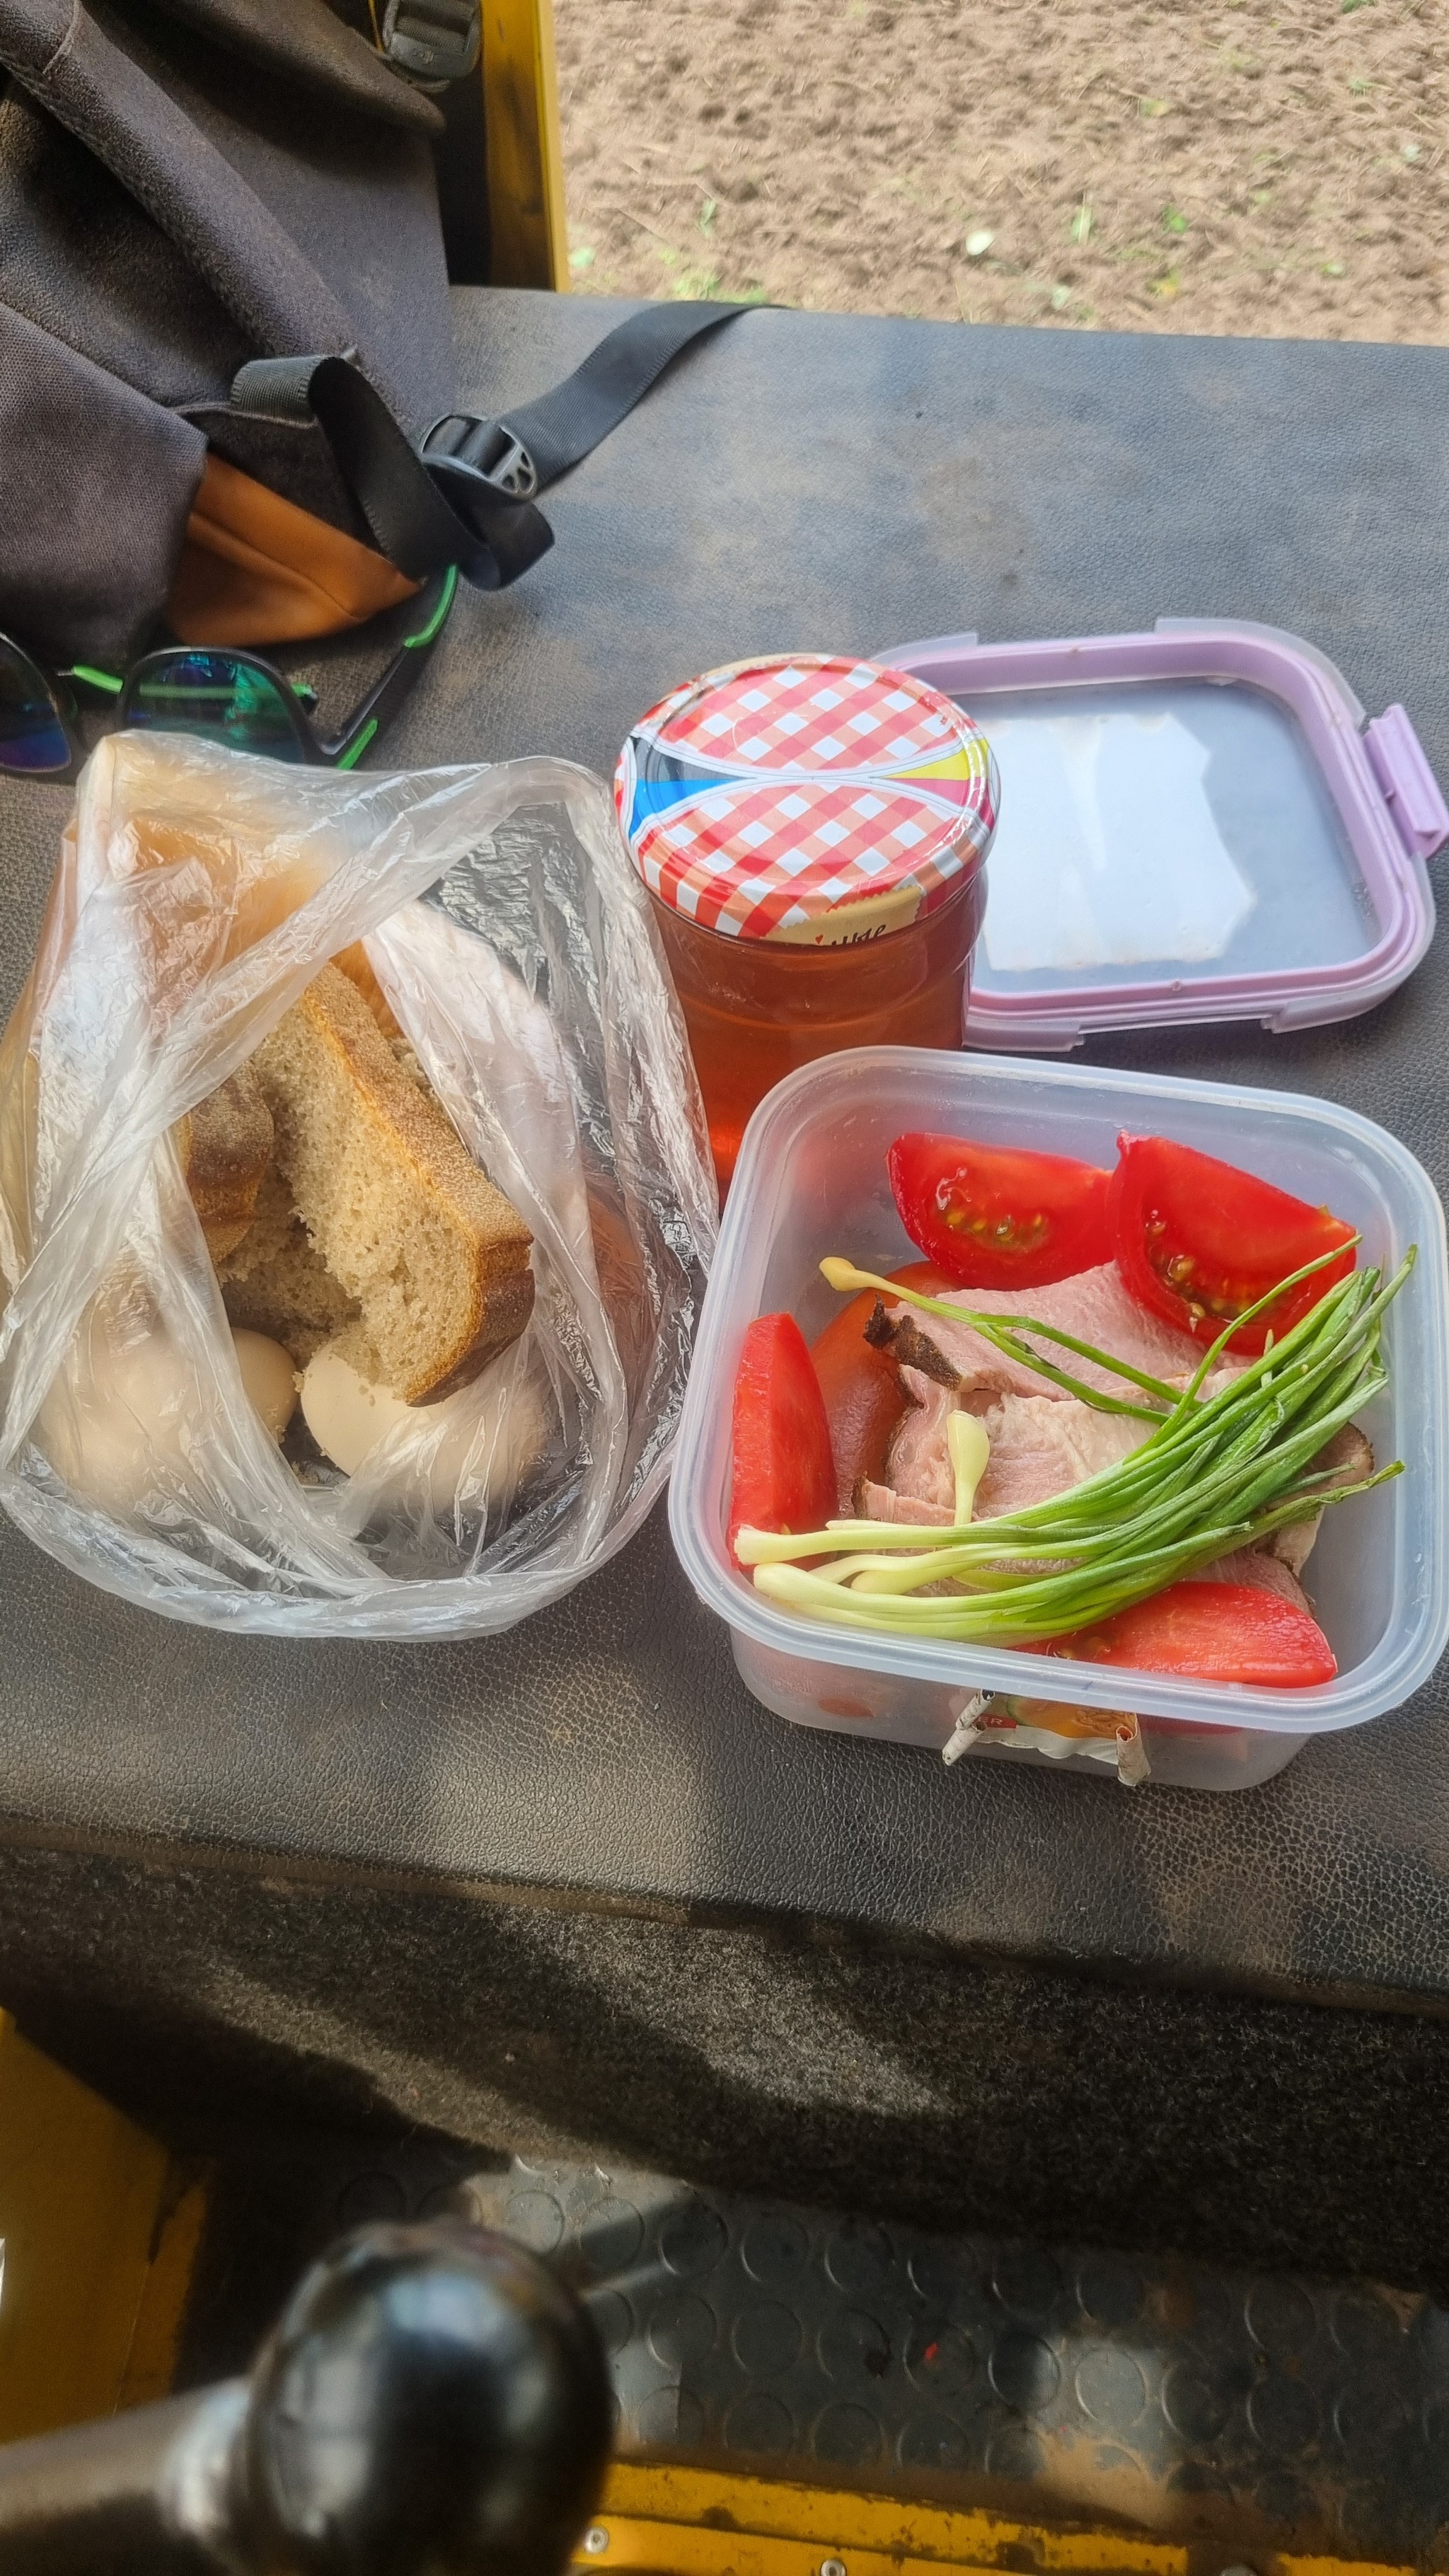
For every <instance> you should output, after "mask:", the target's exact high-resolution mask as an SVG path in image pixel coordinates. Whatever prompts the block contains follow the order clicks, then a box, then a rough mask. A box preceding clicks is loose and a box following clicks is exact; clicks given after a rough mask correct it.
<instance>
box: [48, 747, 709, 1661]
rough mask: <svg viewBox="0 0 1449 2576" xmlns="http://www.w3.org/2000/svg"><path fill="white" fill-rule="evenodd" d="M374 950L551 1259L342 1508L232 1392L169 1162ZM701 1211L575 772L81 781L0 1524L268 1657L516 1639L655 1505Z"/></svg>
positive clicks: (76, 1567)
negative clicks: (276, 1642) (457, 1639)
mask: <svg viewBox="0 0 1449 2576" xmlns="http://www.w3.org/2000/svg"><path fill="white" fill-rule="evenodd" d="M359 939H365V940H366V943H367V953H368V957H369V960H370V962H371V964H372V967H373V969H374V972H375V973H376V975H377V978H378V980H379V982H380V984H381V986H382V989H383V992H384V994H385V996H386V998H387V1001H388V1002H389V1004H390V1005H391V1007H392V1009H393V1011H394V1012H395V1014H396V1017H397V1019H398V1020H399V1021H400V1022H401V1024H402V1028H403V1030H404V1033H405V1035H406V1037H407V1039H408V1041H409V1042H410V1044H411V1046H412V1048H413V1050H414V1052H415V1054H416V1055H417V1057H418V1059H419V1061H420V1063H421V1065H422V1068H423V1071H424V1072H425V1073H426V1075H427V1077H428V1079H429V1081H430V1083H431V1084H432V1087H433V1089H434V1091H435V1093H436V1094H437V1096H438V1098H439V1100H440V1101H441V1103H442V1105H443V1107H444V1108H445V1109H446V1111H447V1113H448V1115H449V1116H450V1118H451V1119H452V1121H453V1123H454V1125H455V1126H456V1128H457V1130H458V1132H459V1134H460V1135H461V1137H462V1138H463V1140H464V1142H465V1143H466V1144H467V1146H468V1147H469V1149H470V1151H471V1152H472V1153H473V1154H474V1156H475V1157H476V1159H477V1160H478V1161H479V1162H480V1163H482V1164H483V1165H484V1166H485V1167H486V1169H487V1170H488V1171H489V1173H490V1174H491V1176H492V1178H493V1179H494V1180H495V1181H496V1182H497V1184H498V1186H499V1187H500V1188H501V1189H502V1190H504V1191H505V1192H506V1194H507V1195H508V1197H509V1198H510V1199H511V1200H512V1201H513V1203H514V1205H515V1206H516V1207H517V1209H518V1210H519V1212H520V1214H521V1215H522V1216H523V1218H524V1220H525V1222H526V1223H527V1224H528V1226H529V1227H530V1228H531V1230H532V1232H533V1236H534V1247H533V1254H532V1261H533V1270H534V1278H535V1290H536V1293H535V1303H534V1309H533V1316H532V1320H531V1321H530V1323H529V1325H528V1327H527V1329H526V1330H525V1332H524V1334H523V1336H522V1339H521V1340H520V1341H518V1342H517V1343H516V1344H514V1346H513V1347H512V1348H511V1349H510V1350H508V1351H506V1352H505V1353H504V1354H503V1355H502V1357H501V1358H500V1359H498V1360H495V1361H494V1362H493V1363H492V1365H491V1366H490V1367H489V1368H488V1369H486V1370H485V1371H484V1373H483V1375H482V1377H481V1378H479V1379H478V1380H477V1381H476V1382H475V1384H473V1385H471V1386H468V1387H465V1388H463V1389H462V1390H460V1391H459V1392H458V1393H456V1394H455V1395H453V1396H451V1397H449V1398H447V1399H446V1400H445V1401H444V1402H442V1403H438V1404H432V1405H427V1406H422V1407H418V1408H414V1409H412V1410H410V1411H409V1413H408V1414H407V1416H406V1418H405V1419H404V1420H402V1421H400V1422H398V1423H397V1424H396V1425H395V1427H393V1428H392V1429H390V1430H388V1431H386V1432H385V1433H384V1435H383V1437H382V1439H381V1440H380V1441H379V1442H378V1443H377V1444H376V1445H375V1446H374V1448H373V1449H372V1450H371V1451H370V1452H369V1454H368V1455H367V1457H366V1458H365V1459H364V1460H363V1461H362V1463H361V1465H360V1466H359V1468H358V1470H357V1472H356V1473H355V1474H354V1475H353V1476H352V1477H351V1478H350V1479H348V1478H345V1477H342V1476H341V1475H339V1474H337V1473H336V1472H335V1471H333V1470H331V1469H330V1468H328V1467H327V1466H326V1465H325V1464H323V1465H320V1466H319V1465H318V1464H317V1462H316V1458H315V1456H314V1457H313V1459H312V1460H311V1462H310V1463H299V1464H298V1465H297V1466H295V1467H294V1465H293V1464H291V1463H289V1460H288V1458H287V1457H286V1456H284V1455H283V1454H282V1453H281V1452H280V1451H279V1450H278V1448H277V1446H276V1445H275V1443H274V1441H273V1439H272V1437H271V1435H270V1434H269V1433H268V1431H267V1430H266V1428H265V1427H264V1425H263V1423H262V1421H261V1419H260V1417H259V1415H258V1414H257V1413H256V1412H255V1410H254V1409H253V1407H252V1405H251V1403H250V1402H249V1401H248V1399H247V1397H246V1395H245V1394H244V1392H243V1388H242V1383H241V1377H240V1373H239V1369H238V1365H237V1359H236V1353H235V1348H234V1345H233V1343H232V1339H231V1335H230V1330H229V1327H228V1323H227V1318H226V1314H225V1311H224V1309H223V1305H222V1300H221V1294H220V1291H219V1288H218V1285H217V1279H216V1274H215V1271H214V1270H213V1267H212V1263H211V1259H210V1257H209V1255H208V1252H207V1249H206V1244H205V1240H204V1238H203V1235H202V1231H201V1225H200V1222H199V1220H198V1218H197V1215H196V1212H195V1209H194V1208H193V1206H192V1202H191V1198H190V1195H189V1193H188V1190H187V1187H186V1182H185V1178H184V1176H183V1172H182V1166H181V1163H180V1160H179V1158H178V1154H177V1151H176V1147H175V1144H174V1141H173V1139H172V1135H171V1130H172V1128H173V1127H174V1125H175V1122H176V1121H177V1120H178V1119H179V1118H180V1117H182V1116H183V1115H184V1114H185V1113H186V1112H187V1111H188V1110H190V1109H192V1108H194V1107H195V1106H196V1105H197V1104H198V1103H199V1102H200V1101H201V1100H203V1099H204V1098H205V1097H206V1096H207V1095H208V1094H209V1093H210V1092H211V1091H212V1090H214V1089H215V1087H216V1086H217V1085H218V1084H219V1083H220V1082H222V1081H224V1080H225V1079H226V1077H227V1076H228V1075H229V1074H230V1073H232V1072H234V1071H235V1069H236V1068H237V1066H238V1065H239V1064H241V1063H242V1062H243V1061H244V1060H245V1059H246V1058H247V1057H248V1056H250V1055H251V1053H252V1052H253V1050H254V1049H255V1048H256V1047H257V1045H258V1044H259V1043H260V1042H261V1040H262V1038H263V1037H264V1036H265V1035H266V1034H267V1032H268V1031H269V1030H270V1029H271V1028H273V1027H274V1026H275V1025H276V1023H277V1021H278V1020H279V1019H280V1018H281V1017H282V1015H283V1013H284V1012H285V1011H286V1010H288V1009H289V1008H290V1006H291V1004H292V1003H293V1002H294V1001H295V1000H296V999H297V997H298V995H299V994H300V993H301V992H302V990H303V989H304V987H305V986H306V985H307V984H308V983H310V981H311V980H312V978H313V977H314V976H315V975H316V973H317V971H318V969H319V968H320V967H321V966H322V965H323V964H324V963H325V962H326V960H327V959H329V958H330V957H332V956H334V955H335V954H336V953H337V952H338V951H339V950H340V949H342V948H344V947H346V946H348V945H349V944H350V943H351V942H353V941H356V940H359ZM715 1217H716V1206H715V1187H714V1176H713V1171H712V1168H711V1166H710V1163H709V1160H708V1150H707V1145H706V1141H705V1133H704V1125H703V1119H702V1115H701V1111H700V1107H699V1099H698V1092H697V1088H696V1085H695V1080H694V1074H693V1069H692V1066H691V1063H690V1059H689V1054H688V1050H687V1046H686V1043H685V1038H684V1030H683V1024H682V1021H681V1019H680V1016H679V1011H678V1006H677V1004H676V1002H675V1000H674V996H673V993H672V991H671V988H670V985H669V982H668V979H667V975H666V973H665V969H664V966H663V962H662V958H661V955H660V951H659V948H658V944H657V941H656V937H655V933H654V929H653V925H652V922H651V920H650V916H649V908H648V898H647V896H646V895H645V893H644V890H643V888H642V886H641V885H640V884H639V883H638V881H637V879H636V878H635V876H634V875H633V872H632V871H631V869H630V868H629V865H628V862H627V859H626V857H625V854H624V852H623V851H622V849H621V846H620V843H619V838H618V832H617V827H616V824H615V820H614V816H613V810H612V806H611V803H610V799H609V797H608V793H607V791H606V789H605V788H604V787H603V786H602V784H601V783H600V782H599V780H597V779H596V778H593V777H592V776H591V775H590V774H589V773H588V772H587V771H585V770H582V769H578V768H575V767H574V766H573V765H572V764H570V763H566V762H562V761H552V760H535V761H521V762H515V763H512V764H510V765H508V766H505V767H500V768H496V769H479V768H467V769H447V770H436V771H431V772H419V773H413V774H410V775H403V776H397V777H371V776H369V777H367V778H363V779H357V778H344V777H341V776H338V775H337V774H336V773H333V772H326V771H317V770H299V769H292V768H286V767H282V766H279V765H278V764H275V763H272V762H269V761H261V760H253V759H249V758H245V757H243V756H241V755H239V754H234V753H229V752H225V751H221V750H217V749H213V748H212V747H211V746H209V745H205V744H201V743H197V742H193V741H188V740H184V739H182V738H179V737H177V738H168V737H144V736H140V735H125V734H123V735H119V736H116V737H114V738H112V739H111V740H109V741H107V742H106V743H105V744H104V745H103V746H102V747H101V749H100V750H99V751H97V753H96V754H95V756H94V757H93V759H92V761H91V762H90V764H89V765H88V767H87V769H86V771H85V773H84V775H83V777H82V780H81V784H80V789H79V794H78V800H77V807H76V814H75V819H74V823H73V826H72V828H71V829H70V830H69V831H68V833H67V835H66V840H65V845H64V849H63V853H62V859H61V865H60V869H59V873H58V875H57V879H56V884H55V887H54V890H53V893H52V897H51V902H50V906H49V910H48V913H47V917H46V923H45V927H44V930H43V933H42V937H41V943H40V949H39V953H38V956H37V959H36V963H35V967H34V969H33V971H32V974H31V977H30V981H29V983H28V985H27V987H26V990H25V992H24V994H23V995H22V997H21V1001H20V1003H19V1005H18V1007H17V1010H16V1012H15V1014H14V1017H13V1019H12V1021H11V1024H10V1027H9V1029H8V1030H7V1032H6V1034H5V1038H4V1041H3V1044H0V1264H3V1267H4V1272H5V1278H6V1281H7V1284H8V1288H9V1296H8V1301H7V1304H6V1307H5V1312H4V1316H3V1322H0V1402H3V1426H0V1501H3V1503H4V1506H5V1508H6V1510H7V1511H8V1512H9V1514H10V1516H11V1518H12V1519H13V1520H15V1521H16V1522H17V1523H18V1525H19V1526H20V1527H21V1528H22V1529H23V1530H24V1531H25V1532H26V1533H27V1534H28V1536H30V1537H31V1538H33V1539H34V1540H35V1541H36V1543H37V1544H38V1545H39V1546H41V1547H43V1548H44V1549H46V1551H47V1552H48V1553H49V1554H50V1555H51V1556H53V1557H56V1558H57V1559H58V1560H59V1561H60V1562H61V1563H62V1564H63V1565H66V1566H68V1567H70V1568H71V1569H72V1571H74V1572H75V1573H77V1574H81V1575H84V1576H85V1577H86V1578H87V1579H88V1580H90V1581H91V1582H94V1583H98V1584H101V1585H103V1586H104V1587H105V1588H106V1589H107V1590H108V1591H112V1592H117V1593H120V1594H121V1595H123V1596H124V1597H125V1598H126V1599H128V1600H131V1601H135V1602H138V1603H141V1604H143V1605H144V1606H145V1607H146V1608H148V1609H153V1610H160V1611H163V1612H165V1613H166V1614H167V1615H168V1616H170V1617H172V1618H177V1619H188V1620H194V1621H197V1622H200V1623H202V1624H204V1625H207V1626H214V1627H228V1628H234V1629H237V1630H244V1631H262V1632H266V1633H269V1634H273V1635H279V1636H355V1637H361V1636H372V1637H401V1638H413V1639H425V1638H430V1637H446V1636H463V1635H472V1634H485V1633H488V1632H490V1631H494V1630H498V1629H502V1628H507V1627H510V1626H512V1625H513V1623H514V1622H515V1621H517V1620H519V1619H521V1618H524V1617H526V1616H527V1615H528V1613H529V1612H530V1611H533V1610H537V1609H540V1608H542V1607H543V1606H544V1605H545V1604H546V1603H548V1602H550V1601H554V1600H557V1599H558V1598H559V1597H560V1595H561V1594H563V1593H565V1592H567V1591H568V1590H569V1589H570V1587H571V1586H572V1585H573V1584H575V1583H577V1582H579V1581H580V1580H581V1579H582V1577H583V1576H584V1575H586V1574H588V1573H590V1572H592V1571H593V1570H594V1568H595V1567H597V1566H599V1565H601V1564H603V1563H604V1562H605V1561H606V1560H607V1558H608V1557H609V1556H611V1555H612V1554H613V1553H614V1552H615V1550H616V1549H618V1548H619V1547H621V1546H622V1545H623V1543H624V1541H625V1540H626V1539H627V1538H628V1537H629V1536H630V1535H631V1533H632V1532H633V1531H634V1530H635V1529H637V1528H638V1526H639V1524H640V1522H641V1521H642V1520H643V1518H644V1516H645V1514H646V1513H647V1512H648V1510H649V1508H650V1506H651V1504H652V1502H653V1501H654V1500H655V1498H656V1496H657V1495H658V1493H659V1491H660V1489H661V1487H662V1485H663V1482H664V1479H665V1477H666V1475H667V1472H668V1465H669V1457H670V1451H671V1448H672V1445H673V1439H674V1432H675V1426H676V1422H677V1419H678V1414H679V1408H680V1404H681V1401H682V1397H683V1391H684V1381H685V1376H686V1372H687V1368H688V1362H689V1352H690V1345H691V1341H692V1337H693V1330H694V1324H695V1319H696V1315H697V1310H698V1303H699V1298H700V1295H701V1292H702V1289H703V1284H704V1277H705V1272H706V1269H707V1266H708V1262H709V1258H710V1254H711V1250H712V1247H713V1242H714V1232H715Z"/></svg>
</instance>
